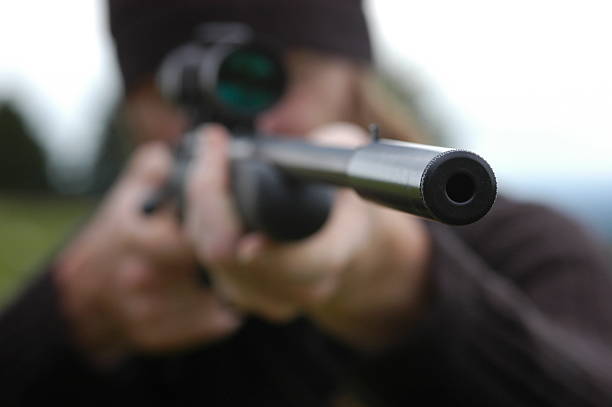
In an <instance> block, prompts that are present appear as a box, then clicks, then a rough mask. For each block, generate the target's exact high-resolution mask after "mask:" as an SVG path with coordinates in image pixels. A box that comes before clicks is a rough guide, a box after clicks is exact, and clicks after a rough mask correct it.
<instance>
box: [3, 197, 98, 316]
mask: <svg viewBox="0 0 612 407" xmlns="http://www.w3.org/2000/svg"><path fill="white" fill-rule="evenodd" d="M92 207H93V203H92V202H90V201H84V200H74V199H72V200H68V199H60V198H50V197H44V196H34V195H21V196H17V195H11V196H6V194H3V195H0V305H2V304H4V303H5V302H6V301H7V300H8V299H9V298H10V297H11V296H12V295H14V294H15V292H16V291H17V290H18V289H19V288H20V287H21V286H22V285H23V284H24V282H25V281H26V280H27V279H28V278H29V277H30V276H31V275H32V273H34V272H36V271H37V268H38V267H40V266H41V264H42V263H43V262H44V261H46V260H48V259H49V257H50V256H51V255H52V251H53V250H56V249H58V248H59V247H60V246H61V244H62V241H63V240H64V239H65V238H66V237H67V236H68V234H69V232H70V231H71V230H74V228H75V227H76V225H77V224H78V222H79V220H81V219H83V217H84V215H85V214H86V213H87V212H88V211H90V210H91V208H92Z"/></svg>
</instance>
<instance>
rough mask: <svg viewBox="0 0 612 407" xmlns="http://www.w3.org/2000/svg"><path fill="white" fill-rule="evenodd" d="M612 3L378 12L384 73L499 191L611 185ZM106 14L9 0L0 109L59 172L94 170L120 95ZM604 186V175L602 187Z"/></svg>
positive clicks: (0, 23) (376, 4)
mask: <svg viewBox="0 0 612 407" xmlns="http://www.w3.org/2000/svg"><path fill="white" fill-rule="evenodd" d="M611 7H612V5H611V4H610V1H609V0H601V1H596V0H567V1H564V0H537V1H533V0H513V1H503V0H462V1H454V0H427V1H399V0H369V1H368V2H367V9H368V11H369V12H370V17H371V22H372V26H373V34H374V38H375V43H376V46H377V47H378V54H379V60H380V61H381V64H382V65H384V66H388V67H391V68H392V69H393V70H395V71H397V72H400V73H402V74H405V75H406V77H407V78H412V79H411V81H415V80H417V81H419V87H420V88H421V89H422V91H423V92H424V93H425V94H426V95H427V96H428V97H427V99H426V102H427V104H428V106H430V107H431V108H433V109H435V111H434V113H435V114H434V116H437V117H438V118H440V119H442V120H445V123H446V127H447V131H448V132H449V133H450V135H451V136H453V140H455V141H454V142H453V144H455V145H456V146H461V147H466V148H470V149H473V150H475V151H476V152H478V153H480V154H481V155H482V156H484V157H485V158H486V159H487V160H488V161H489V162H490V163H491V164H492V166H493V168H494V169H495V170H496V172H497V173H498V175H499V176H500V178H501V180H507V181H508V182H509V183H512V182H515V183H516V182H519V181H520V180H521V179H526V178H529V177H531V175H530V174H533V173H534V171H538V172H540V173H542V174H545V175H547V176H550V175H554V174H558V175H559V176H562V175H565V174H576V173H578V174H585V175H586V174H589V175H595V174H599V176H607V177H608V178H610V179H612V160H611V159H610V151H612V120H611V118H610V116H611V112H612V75H611V73H612V53H611V52H610V44H609V41H610V39H611V38H612V24H610V23H609V16H610V15H611V14H610V8H611ZM103 9H104V2H102V1H96V0H85V1H83V0H81V1H75V0H54V1H40V0H19V1H10V0H0V10H2V13H0V99H1V98H6V97H9V96H10V95H14V96H15V97H17V98H18V100H19V101H20V103H21V105H22V106H23V107H24V108H26V109H27V112H28V113H29V114H30V115H31V117H32V120H33V124H34V125H35V128H36V129H37V130H38V132H39V133H40V135H41V139H42V141H43V142H44V143H45V145H46V146H47V147H48V148H49V149H50V150H51V151H52V152H53V153H54V156H55V157H56V159H57V160H58V161H60V162H62V163H63V164H65V165H67V164H70V163H78V159H75V157H77V158H78V157H84V158H86V159H89V158H91V157H92V155H93V152H94V150H95V146H96V135H97V134H98V132H99V130H100V128H99V126H100V119H101V118H102V117H104V115H105V114H107V110H108V106H109V103H110V100H111V99H112V97H115V96H116V95H117V92H118V86H119V85H118V81H117V77H116V68H115V66H114V61H113V55H112V52H111V49H110V44H109V43H108V38H107V37H106V34H105V30H106V25H105V24H106V23H105V21H104V13H103ZM602 174H605V175H602Z"/></svg>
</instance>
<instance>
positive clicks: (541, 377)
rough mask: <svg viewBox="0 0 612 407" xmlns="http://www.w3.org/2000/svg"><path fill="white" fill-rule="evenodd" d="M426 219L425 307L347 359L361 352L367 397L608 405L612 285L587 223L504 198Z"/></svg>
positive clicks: (360, 383)
mask: <svg viewBox="0 0 612 407" xmlns="http://www.w3.org/2000/svg"><path fill="white" fill-rule="evenodd" d="M428 229H429V231H430V233H431V236H432V242H433V257H432V260H431V266H430V273H431V274H430V276H431V289H432V293H431V304H430V306H429V309H428V312H427V315H426V316H424V318H423V319H422V320H421V321H419V323H418V324H417V325H416V326H415V327H413V329H412V330H411V333H410V334H409V335H408V336H407V338H406V339H405V340H404V341H403V343H401V344H400V345H398V346H396V347H394V348H393V349H388V350H386V351H385V352H384V353H382V354H379V355H376V356H368V357H360V358H349V359H352V360H353V362H354V361H355V359H357V360H359V362H356V363H357V366H353V367H351V371H353V372H358V373H357V374H355V375H354V376H355V382H356V383H357V385H356V388H357V391H358V393H361V395H362V398H365V399H370V400H376V401H381V400H382V401H384V403H383V404H384V405H387V404H389V405H408V404H410V403H415V402H417V404H418V402H419V401H420V402H427V404H433V405H438V404H439V403H444V404H446V405H469V406H479V405H483V406H484V405H495V406H515V405H516V406H531V405H538V406H541V405H542V406H559V405H571V406H609V405H612V351H611V350H612V348H611V347H610V344H611V343H612V285H611V283H610V278H609V270H608V265H607V262H606V259H605V258H604V257H603V254H602V252H601V251H600V250H599V248H598V247H597V245H596V244H595V243H593V240H591V238H590V237H589V236H588V234H587V233H585V232H584V231H583V230H581V229H580V228H579V227H578V226H577V225H575V224H574V223H572V222H571V221H569V220H568V219H566V218H564V217H563V216H561V215H559V214H557V213H555V212H553V211H551V210H549V209H545V208H543V207H539V206H535V205H525V204H516V203H512V202H510V201H506V200H501V201H500V202H499V203H498V204H497V208H496V209H495V210H494V211H493V212H492V213H491V214H490V215H488V216H487V217H485V219H483V220H481V221H479V222H477V223H476V224H474V225H470V226H467V227H461V228H452V227H448V226H445V225H440V224H433V223H432V224H429V225H428ZM353 356H354V355H353ZM345 357H346V355H345ZM349 359H347V360H349ZM440 405H442V404H440Z"/></svg>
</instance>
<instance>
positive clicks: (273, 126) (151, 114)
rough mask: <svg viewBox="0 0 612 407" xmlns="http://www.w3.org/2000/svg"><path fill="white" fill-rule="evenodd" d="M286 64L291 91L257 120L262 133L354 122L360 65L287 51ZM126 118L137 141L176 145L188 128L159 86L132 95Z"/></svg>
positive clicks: (299, 132)
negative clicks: (173, 142) (157, 141)
mask: <svg viewBox="0 0 612 407" xmlns="http://www.w3.org/2000/svg"><path fill="white" fill-rule="evenodd" d="M285 63H286V67H287V72H288V77H289V81H288V86H287V90H286V92H285V94H284V96H283V98H282V99H281V100H280V101H279V103H277V104H276V105H275V106H273V107H272V108H271V109H269V110H267V111H265V112H263V113H262V114H260V115H259V116H258V117H257V120H256V126H257V128H258V130H260V131H263V132H268V133H278V134H285V135H297V136H299V135H303V134H306V133H308V132H309V131H312V130H313V129H315V128H316V127H318V126H321V125H323V124H327V123H331V122H336V121H350V120H351V118H352V117H354V113H353V112H354V111H355V106H354V105H355V97H354V90H355V87H356V82H357V78H358V72H357V71H358V68H357V67H356V66H355V65H353V64H352V63H350V62H348V61H346V60H343V59H341V58H336V57H333V56H329V55H322V54H319V53H315V52H310V51H290V52H287V54H286V56H285ZM126 114H127V119H128V121H129V123H130V125H131V127H132V129H133V130H134V133H135V136H136V141H137V142H144V141H152V140H164V141H173V140H176V139H178V138H179V137H180V135H181V132H182V131H183V130H184V129H185V127H186V124H187V123H186V118H185V117H184V116H183V114H182V113H181V112H180V111H179V110H178V109H177V108H176V107H175V106H173V105H172V104H170V103H169V102H167V101H166V100H164V99H163V98H162V97H161V95H160V94H159V92H158V90H157V89H156V88H155V86H154V85H153V84H147V85H142V86H141V87H140V88H138V89H136V90H134V91H132V92H131V94H129V95H128V98H127V104H126Z"/></svg>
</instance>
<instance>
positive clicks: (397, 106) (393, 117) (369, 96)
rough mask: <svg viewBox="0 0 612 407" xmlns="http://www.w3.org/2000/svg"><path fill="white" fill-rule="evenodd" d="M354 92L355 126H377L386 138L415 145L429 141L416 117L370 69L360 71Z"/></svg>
mask: <svg viewBox="0 0 612 407" xmlns="http://www.w3.org/2000/svg"><path fill="white" fill-rule="evenodd" d="M355 92H356V95H355V103H356V107H355V108H356V110H355V112H356V117H355V122H356V123H357V124H358V125H360V126H364V127H366V128H367V126H369V125H370V124H372V123H375V124H378V125H379V127H380V131H381V136H382V137H385V138H393V139H398V140H404V141H412V142H416V143H424V142H427V141H429V140H430V139H431V135H430V134H429V132H428V131H427V130H426V129H425V127H424V126H423V123H422V120H421V119H420V118H419V113H418V112H416V111H415V109H413V108H412V107H411V106H409V105H408V104H407V103H405V102H404V101H402V100H401V99H400V98H399V97H398V96H397V95H396V94H394V92H392V91H391V90H390V89H389V85H387V84H385V83H384V81H383V80H382V77H381V75H380V74H379V73H378V72H376V71H374V70H373V69H372V68H369V67H364V68H362V69H360V71H359V72H358V74H357V83H356V89H355Z"/></svg>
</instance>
